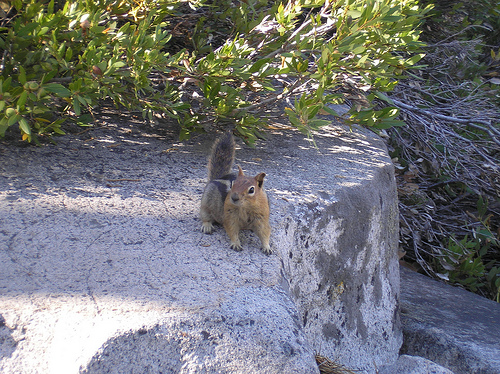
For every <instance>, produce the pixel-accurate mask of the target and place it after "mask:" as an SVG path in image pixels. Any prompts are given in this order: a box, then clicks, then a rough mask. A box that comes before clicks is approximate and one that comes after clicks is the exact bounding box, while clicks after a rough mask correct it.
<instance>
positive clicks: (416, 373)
mask: <svg viewBox="0 0 500 374" xmlns="http://www.w3.org/2000/svg"><path fill="white" fill-rule="evenodd" d="M378 374H453V372H452V371H451V370H448V369H446V368H444V367H442V366H439V365H438V364H436V363H434V362H432V361H429V360H427V359H425V358H423V357H415V356H408V355H401V356H400V357H399V358H398V360H397V361H396V363H394V364H393V365H391V366H389V367H384V368H381V369H380V370H379V373H378Z"/></svg>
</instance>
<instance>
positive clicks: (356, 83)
mask: <svg viewBox="0 0 500 374" xmlns="http://www.w3.org/2000/svg"><path fill="white" fill-rule="evenodd" d="M191 6H192V7H195V6H197V7H198V11H197V13H193V16H196V17H195V18H196V20H197V21H196V22H195V23H193V25H192V27H191V29H190V30H189V32H188V33H187V34H186V37H187V38H188V39H189V40H190V41H191V45H184V46H183V48H181V50H180V51H177V52H176V53H175V54H173V55H171V54H169V53H168V52H169V48H170V45H169V40H170V37H171V34H172V32H173V31H174V29H175V27H176V24H175V22H174V21H175V20H176V17H181V16H183V14H184V13H185V12H186V10H187V6H185V5H184V4H183V3H181V2H180V1H177V0H173V1H170V2H167V1H145V2H140V3H135V2H132V1H126V0H124V1H114V2H104V1H98V2H90V1H85V0H77V1H75V2H65V3H62V2H61V3H59V2H54V0H51V1H50V2H48V3H44V2H35V1H34V0H16V1H14V2H13V7H12V8H11V9H10V10H8V16H5V17H4V18H3V21H2V23H3V24H2V27H1V28H0V49H1V50H3V51H4V52H3V60H2V61H3V66H2V70H1V74H0V135H4V134H5V132H6V130H7V129H8V128H9V127H11V126H14V125H18V126H19V129H20V131H21V135H22V138H23V139H24V140H27V141H31V140H32V139H36V135H37V134H50V133H54V132H55V133H61V132H62V130H61V124H62V122H63V121H64V120H65V118H68V116H75V117H76V118H78V117H79V116H80V115H81V114H82V113H84V112H86V111H90V112H92V110H93V108H95V107H96V106H98V105H99V103H100V101H101V100H104V99H111V100H112V101H113V102H114V103H115V104H116V105H117V106H119V107H125V108H126V109H128V110H141V111H142V112H143V114H144V116H147V117H149V118H152V115H153V113H155V112H158V113H163V114H165V115H168V116H171V117H174V118H176V119H177V120H178V121H179V122H180V124H181V138H183V139H185V138H188V137H189V136H190V134H191V133H192V132H194V131H203V130H206V128H207V126H210V124H212V123H214V122H224V121H230V122H231V123H233V124H236V127H235V130H236V132H237V133H238V134H239V135H240V136H241V137H242V138H244V139H245V140H246V141H247V142H250V143H251V142H253V141H254V140H255V138H256V137H257V136H259V135H260V131H261V130H262V129H264V128H265V127H266V125H265V124H266V123H267V121H265V120H263V119H262V118H261V117H262V115H263V112H264V108H265V107H266V106H269V105H272V104H275V103H277V102H279V101H283V100H286V99H287V98H290V99H292V101H293V102H294V104H292V105H289V106H288V107H287V108H286V110H285V113H286V114H287V115H288V116H289V119H290V122H291V123H292V125H294V126H296V127H297V128H298V129H300V130H301V131H303V132H304V133H306V134H310V133H311V131H312V130H314V129H317V128H318V127H320V126H322V125H324V124H325V123H327V122H326V121H325V120H322V119H321V118H318V115H321V114H334V115H335V114H336V113H335V111H334V109H333V107H332V106H331V104H338V103H342V102H344V100H345V98H346V94H347V93H349V92H356V93H361V94H362V96H363V100H362V105H353V106H352V108H351V110H350V111H349V113H348V114H347V115H346V116H344V117H343V120H344V121H345V122H346V123H349V124H351V123H360V124H363V125H366V126H371V127H375V128H387V127H391V126H397V125H401V124H402V122H401V121H398V120H397V119H396V117H397V115H398V111H397V109H396V108H394V107H386V108H384V107H383V106H379V105H378V103H379V102H380V100H382V101H386V102H387V103H389V104H390V103H391V102H390V100H389V99H388V98H387V96H386V95H385V94H384V92H388V91H391V90H392V89H393V88H394V86H395V84H396V83H397V80H398V78H399V77H400V76H401V75H402V74H403V72H404V71H405V70H406V69H408V68H411V67H412V66H414V65H415V64H416V63H417V62H418V60H419V59H420V58H421V55H420V54H418V51H419V47H420V43H419V41H418V37H419V32H418V31H417V30H416V27H417V25H418V24H419V22H420V20H421V19H422V17H423V15H424V14H425V13H426V12H427V10H428V9H427V8H426V9H424V10H422V9H420V8H419V7H418V2H417V1H416V0H404V1H400V0H339V1H337V2H325V1H324V0H296V1H289V2H268V1H266V0H249V1H246V2H242V3H241V4H240V3H238V5H237V6H236V5H233V4H232V2H230V1H228V0H222V1H219V2H217V1H216V2H213V3H212V4H210V5H208V3H207V4H206V5H205V4H203V3H202V2H199V3H196V4H195V3H191ZM181 7H183V8H182V9H181ZM190 9H191V10H192V8H190ZM192 11H193V12H194V10H192ZM207 15H210V17H208V16H207ZM178 24H179V23H177V25H178ZM219 24H223V25H225V26H224V27H222V28H220V29H217V25H219ZM221 33H223V35H220V34H221ZM214 34H216V35H218V37H217V38H214ZM152 74H159V76H160V77H161V83H162V86H163V87H164V88H162V89H161V90H159V89H157V88H156V85H154V84H153V83H152V79H151V78H152ZM346 87H347V88H348V90H347V91H346ZM193 92H195V93H196V95H194V94H193ZM186 97H188V99H186Z"/></svg>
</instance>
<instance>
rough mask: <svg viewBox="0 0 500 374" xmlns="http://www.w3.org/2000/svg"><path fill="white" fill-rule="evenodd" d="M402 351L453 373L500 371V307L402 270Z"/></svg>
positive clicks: (496, 373)
mask: <svg viewBox="0 0 500 374" xmlns="http://www.w3.org/2000/svg"><path fill="white" fill-rule="evenodd" d="M401 290H402V291H401V320H402V324H403V333H404V344H403V346H402V348H401V352H402V353H406V354H410V355H416V356H422V357H425V358H427V359H429V360H432V361H434V362H436V363H438V364H439V365H442V366H444V367H446V368H448V369H450V370H451V371H453V372H454V373H455V374H462V373H463V374H465V373H478V374H479V373H480V374H498V373H500V305H499V304H498V303H495V302H494V301H491V300H488V299H485V298H483V297H480V296H478V295H475V294H473V293H471V292H467V291H464V290H462V289H460V288H456V287H451V286H448V285H446V284H443V283H440V282H437V281H435V280H432V279H430V278H428V277H425V276H423V275H421V274H417V273H415V272H412V271H410V270H408V269H404V268H402V272H401Z"/></svg>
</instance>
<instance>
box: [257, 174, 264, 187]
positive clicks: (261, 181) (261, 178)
mask: <svg viewBox="0 0 500 374" xmlns="http://www.w3.org/2000/svg"><path fill="white" fill-rule="evenodd" d="M265 176H266V173H260V174H258V175H256V176H255V180H256V181H257V184H258V185H259V187H262V185H263V184H264V177H265Z"/></svg>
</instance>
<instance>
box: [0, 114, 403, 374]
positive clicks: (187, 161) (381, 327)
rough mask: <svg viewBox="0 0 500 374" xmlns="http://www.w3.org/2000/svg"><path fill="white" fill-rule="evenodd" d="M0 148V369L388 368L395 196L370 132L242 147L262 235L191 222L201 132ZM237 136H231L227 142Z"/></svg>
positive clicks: (139, 130)
mask: <svg viewBox="0 0 500 374" xmlns="http://www.w3.org/2000/svg"><path fill="white" fill-rule="evenodd" d="M101 125H105V126H102V127H96V128H95V129H92V130H91V131H88V132H87V133H85V134H84V135H83V136H85V135H86V136H87V137H88V138H87V139H82V136H79V137H73V136H70V135H68V136H66V137H64V138H62V139H61V140H59V145H58V146H42V147H19V146H13V145H9V144H5V143H4V144H2V149H1V150H0V152H1V156H2V163H1V164H0V170H1V174H0V175H1V177H0V293H1V297H0V314H1V315H2V317H1V319H0V322H1V323H0V352H1V355H2V356H1V360H0V371H2V372H4V373H38V372H50V373H58V372H60V373H76V372H87V373H98V372H112V373H113V372H116V373H118V372H120V373H121V372H137V373H139V372H141V373H142V372H151V373H155V372H179V373H195V372H196V373H199V372H206V373H212V372H213V373H215V372H218V373H219V372H227V373H230V372H231V373H233V372H237V373H247V372H248V373H255V372H259V373H266V372H268V373H278V372H280V373H281V372H289V373H292V372H297V373H317V372H318V368H317V366H316V363H315V361H314V353H315V352H317V353H320V354H322V355H323V356H327V357H330V358H332V359H335V360H337V361H339V362H341V363H343V364H344V365H346V366H349V367H351V368H352V369H359V370H365V371H366V372H368V373H370V372H371V373H375V371H376V368H377V367H381V366H383V365H388V364H391V363H393V362H394V361H396V359H397V355H398V350H399V347H400V345H401V342H402V334H401V328H400V324H399V320H398V293H399V269H398V267H397V256H396V247H397V232H398V230H397V201H396V193H395V183H394V177H393V172H392V166H391V164H390V160H389V158H388V156H387V152H386V150H385V147H384V145H383V142H382V141H381V140H380V139H379V138H377V137H376V136H375V135H373V134H372V133H371V132H369V131H365V130H361V129H354V130H353V131H350V130H349V129H348V128H344V127H341V126H336V127H330V128H326V129H325V130H323V131H321V132H320V133H318V134H317V135H316V136H315V141H316V144H317V147H315V146H314V144H313V143H312V142H310V141H309V140H307V139H305V138H304V137H303V136H302V135H300V134H298V133H296V132H293V131H289V130H276V133H275V134H272V135H271V138H270V140H269V141H268V142H265V143H261V144H259V146H258V147H257V148H256V149H251V148H248V147H245V146H242V145H240V147H239V148H240V149H238V150H237V153H236V155H237V163H238V164H240V165H241V166H242V168H243V169H244V170H245V171H246V173H247V174H250V175H252V174H257V173H258V172H261V171H265V172H266V173H267V174H268V175H267V177H266V181H265V184H266V187H267V190H268V192H269V195H270V197H271V206H272V213H271V225H272V229H273V233H272V236H271V246H272V248H273V249H274V252H275V253H274V254H272V255H271V256H266V255H264V254H263V253H262V252H261V251H260V250H259V246H260V242H259V240H258V239H257V238H256V237H255V236H254V235H253V234H252V233H249V232H245V233H243V234H242V244H243V248H244V250H243V252H234V251H232V250H231V249H230V248H229V241H228V238H227V236H226V234H225V232H224V230H223V229H222V228H220V227H219V228H218V229H217V230H216V232H215V233H214V234H212V235H205V234H202V233H201V232H200V222H199V219H198V217H197V216H198V209H199V201H200V197H201V192H202V189H203V186H204V183H205V178H206V169H205V168H206V156H207V154H208V151H209V148H210V146H211V143H212V142H213V139H206V138H202V137H199V138H194V139H192V140H191V141H189V142H185V143H178V142H177V141H176V140H175V139H176V135H175V134H173V133H169V132H168V131H167V130H165V129H164V130H163V131H164V132H163V133H161V134H159V133H157V132H154V131H151V130H148V128H147V127H145V126H144V127H140V126H139V125H137V124H136V125H134V126H130V128H127V126H128V125H127V124H120V125H117V124H116V122H113V121H111V120H110V121H109V122H108V123H101ZM239 144H241V143H239Z"/></svg>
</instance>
